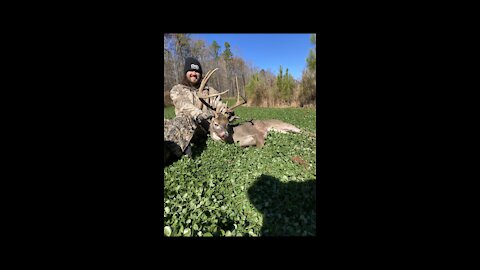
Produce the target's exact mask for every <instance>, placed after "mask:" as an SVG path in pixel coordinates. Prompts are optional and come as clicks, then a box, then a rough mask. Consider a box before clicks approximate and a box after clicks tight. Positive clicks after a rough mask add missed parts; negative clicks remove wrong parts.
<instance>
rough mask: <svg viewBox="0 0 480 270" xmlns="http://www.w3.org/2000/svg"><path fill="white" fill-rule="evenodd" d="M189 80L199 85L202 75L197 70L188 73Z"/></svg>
mask: <svg viewBox="0 0 480 270" xmlns="http://www.w3.org/2000/svg"><path fill="white" fill-rule="evenodd" d="M186 76H187V80H188V81H189V82H191V83H192V84H197V83H198V81H199V80H200V73H199V72H197V71H195V70H190V71H187V75H186Z"/></svg>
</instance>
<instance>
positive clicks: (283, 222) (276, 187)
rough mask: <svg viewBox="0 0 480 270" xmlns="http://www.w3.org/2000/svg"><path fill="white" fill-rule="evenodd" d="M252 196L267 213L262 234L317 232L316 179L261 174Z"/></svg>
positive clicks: (312, 233) (306, 233) (297, 234)
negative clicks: (283, 178) (290, 179)
mask: <svg viewBox="0 0 480 270" xmlns="http://www.w3.org/2000/svg"><path fill="white" fill-rule="evenodd" d="M248 196H249V198H250V201H251V202H252V203H253V205H254V206H255V208H257V209H258V210H259V211H260V212H261V213H262V214H263V226H262V229H261V236H315V235H316V180H315V179H311V180H307V181H304V182H287V183H284V182H281V181H280V180H279V179H278V178H275V177H272V176H269V175H263V174H262V175H261V176H260V177H258V179H257V181H255V183H254V184H253V185H252V187H250V188H249V190H248Z"/></svg>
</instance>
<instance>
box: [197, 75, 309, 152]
mask: <svg viewBox="0 0 480 270" xmlns="http://www.w3.org/2000/svg"><path fill="white" fill-rule="evenodd" d="M216 70H217V69H215V70H213V71H211V72H208V73H207V76H206V77H205V79H204V80H203V81H202V84H201V86H200V90H201V89H203V87H202V86H205V83H206V81H207V80H208V79H209V78H210V76H211V75H212V74H213V72H215V71H216ZM235 79H237V78H235ZM236 86H237V102H236V104H235V105H233V106H232V107H230V108H228V107H227V105H226V106H225V107H217V108H216V109H215V111H214V115H215V116H214V117H213V118H212V119H211V120H210V128H209V132H210V136H211V138H212V139H213V140H216V141H224V142H226V143H239V145H240V146H243V147H247V146H257V147H258V148H261V147H263V145H264V144H265V138H266V137H267V134H268V132H269V131H277V132H282V133H286V132H296V133H299V132H301V130H300V129H299V128H297V127H295V126H294V125H292V124H289V123H285V122H283V121H280V120H275V119H270V120H250V121H247V122H244V123H242V124H239V125H230V123H231V122H232V121H233V120H235V119H238V118H240V117H238V116H233V117H230V118H229V117H228V114H227V112H228V111H230V112H233V110H234V109H236V108H237V107H239V106H241V105H243V104H245V103H247V100H246V98H245V97H244V96H242V95H240V91H239V88H238V80H236ZM199 92H200V93H201V91H199ZM226 92H228V90H227V91H225V92H222V93H218V94H214V95H209V96H200V95H199V97H200V98H202V99H205V98H209V97H213V96H218V95H222V94H225V93H226ZM240 96H241V97H242V99H243V101H240ZM209 108H211V106H209ZM211 109H212V108H211Z"/></svg>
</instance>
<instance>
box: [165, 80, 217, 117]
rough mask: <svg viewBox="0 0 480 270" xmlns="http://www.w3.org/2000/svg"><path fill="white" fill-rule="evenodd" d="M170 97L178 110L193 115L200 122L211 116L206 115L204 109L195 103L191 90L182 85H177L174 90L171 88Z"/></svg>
mask: <svg viewBox="0 0 480 270" xmlns="http://www.w3.org/2000/svg"><path fill="white" fill-rule="evenodd" d="M170 97H171V98H172V101H173V105H174V106H175V108H176V109H177V110H178V111H180V112H181V113H182V114H185V115H188V116H190V117H192V118H193V119H194V120H195V121H197V122H198V121H201V120H203V119H206V118H208V117H209V115H205V113H203V112H202V110H200V109H199V108H197V107H195V105H193V103H192V101H191V100H190V95H189V90H188V89H186V88H184V87H183V86H182V85H180V84H177V85H175V86H174V87H173V88H172V90H170Z"/></svg>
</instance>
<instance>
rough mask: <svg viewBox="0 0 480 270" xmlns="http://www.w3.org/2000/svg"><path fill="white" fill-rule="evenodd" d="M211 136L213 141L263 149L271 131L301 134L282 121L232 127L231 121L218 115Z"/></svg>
mask: <svg viewBox="0 0 480 270" xmlns="http://www.w3.org/2000/svg"><path fill="white" fill-rule="evenodd" d="M209 131H210V136H211V138H212V139H213V140H216V141H224V142H226V143H236V142H238V143H239V145H240V146H242V147H247V146H257V147H259V148H261V147H263V145H264V144H265V138H266V137H267V135H268V132H269V131H276V132H282V133H286V132H297V133H298V132H300V129H299V128H297V127H295V126H294V125H292V124H289V123H285V122H283V121H280V120H276V119H270V120H253V121H249V122H245V123H242V124H239V125H237V126H230V125H229V120H228V118H227V117H226V116H224V115H222V114H217V115H215V117H214V118H213V119H212V121H211V123H210V130H209Z"/></svg>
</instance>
